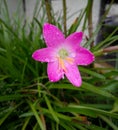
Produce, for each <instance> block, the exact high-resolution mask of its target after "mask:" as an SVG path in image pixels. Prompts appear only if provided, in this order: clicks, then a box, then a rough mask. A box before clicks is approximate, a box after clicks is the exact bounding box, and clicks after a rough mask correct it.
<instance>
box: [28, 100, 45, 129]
mask: <svg viewBox="0 0 118 130" xmlns="http://www.w3.org/2000/svg"><path fill="white" fill-rule="evenodd" d="M27 103H28V104H29V106H30V108H31V110H32V112H33V113H34V116H35V118H36V120H37V122H38V124H39V126H40V128H41V130H45V127H44V125H43V123H42V121H41V119H40V117H39V114H38V112H37V111H36V109H35V107H34V105H33V104H32V103H31V102H30V101H29V100H27Z"/></svg>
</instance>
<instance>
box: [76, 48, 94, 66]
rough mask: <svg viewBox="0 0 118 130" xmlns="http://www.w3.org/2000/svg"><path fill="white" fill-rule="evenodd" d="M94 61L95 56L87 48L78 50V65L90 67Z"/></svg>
mask: <svg viewBox="0 0 118 130" xmlns="http://www.w3.org/2000/svg"><path fill="white" fill-rule="evenodd" d="M93 61H94V55H93V53H92V52H90V51H89V50H87V49H86V48H83V47H79V48H78V49H77V50H76V57H75V62H76V64H77V65H89V64H90V63H92V62H93Z"/></svg>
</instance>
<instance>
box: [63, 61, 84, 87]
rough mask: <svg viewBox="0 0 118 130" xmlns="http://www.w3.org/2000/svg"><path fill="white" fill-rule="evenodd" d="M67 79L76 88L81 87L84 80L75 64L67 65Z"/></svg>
mask: <svg viewBox="0 0 118 130" xmlns="http://www.w3.org/2000/svg"><path fill="white" fill-rule="evenodd" d="M66 69H67V71H66V73H65V75H66V77H67V78H68V80H69V81H70V82H71V83H72V84H73V85H74V86H76V87H80V86H81V84H82V79H81V75H80V72H79V70H78V68H77V66H76V65H75V64H73V65H72V64H69V63H66Z"/></svg>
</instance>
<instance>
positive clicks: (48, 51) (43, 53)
mask: <svg viewBox="0 0 118 130" xmlns="http://www.w3.org/2000/svg"><path fill="white" fill-rule="evenodd" d="M32 58H33V59H34V60H36V61H40V62H52V61H55V60H56V59H55V56H54V48H51V47H48V48H43V49H39V50H36V51H35V52H34V53H33V54H32Z"/></svg>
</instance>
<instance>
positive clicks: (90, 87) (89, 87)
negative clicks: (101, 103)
mask: <svg viewBox="0 0 118 130" xmlns="http://www.w3.org/2000/svg"><path fill="white" fill-rule="evenodd" d="M82 88H84V89H86V90H89V91H91V92H93V93H96V94H98V95H102V96H105V97H108V98H112V99H116V97H115V96H114V95H112V94H111V93H109V92H107V91H105V90H103V89H101V88H99V87H96V86H93V85H91V84H89V83H86V82H84V81H83V83H82Z"/></svg>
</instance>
